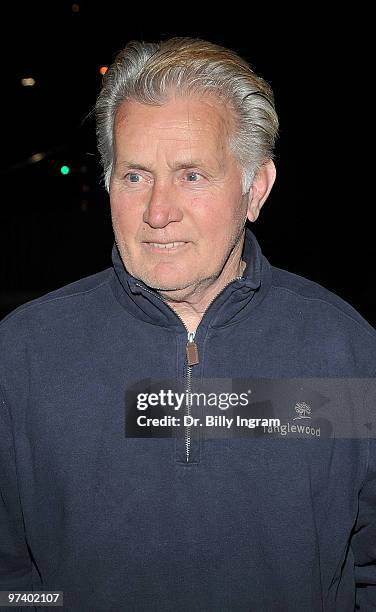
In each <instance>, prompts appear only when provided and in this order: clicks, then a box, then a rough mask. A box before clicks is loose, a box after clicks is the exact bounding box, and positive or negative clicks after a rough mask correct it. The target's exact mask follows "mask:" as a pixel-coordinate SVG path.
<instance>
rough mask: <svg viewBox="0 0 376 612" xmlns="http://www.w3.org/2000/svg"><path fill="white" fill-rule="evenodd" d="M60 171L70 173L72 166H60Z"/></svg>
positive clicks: (64, 173)
mask: <svg viewBox="0 0 376 612" xmlns="http://www.w3.org/2000/svg"><path fill="white" fill-rule="evenodd" d="M60 172H61V174H62V175H63V176H66V175H67V174H69V173H70V168H69V166H61V168H60Z"/></svg>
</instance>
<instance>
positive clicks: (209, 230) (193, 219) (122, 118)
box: [110, 96, 247, 294]
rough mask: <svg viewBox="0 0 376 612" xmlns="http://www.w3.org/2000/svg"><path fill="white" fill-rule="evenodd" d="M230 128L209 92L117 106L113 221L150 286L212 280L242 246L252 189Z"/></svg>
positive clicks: (172, 287)
mask: <svg viewBox="0 0 376 612" xmlns="http://www.w3.org/2000/svg"><path fill="white" fill-rule="evenodd" d="M231 129H232V127H231V116H230V115H229V113H228V111H227V110H226V108H225V107H224V106H223V105H222V104H221V103H220V102H219V100H218V99H217V98H214V97H211V96H210V97H209V96H205V97H196V96H194V97H192V96H190V97H184V98H181V97H180V98H179V97H172V98H171V99H170V100H169V101H168V103H166V104H164V105H163V106H149V105H146V104H140V103H138V102H135V101H125V102H123V104H122V105H121V106H120V108H119V109H118V112H117V114H116V118H115V126H114V170H113V174H112V177H111V182H110V201H111V214H112V221H113V226H114V232H115V237H116V242H117V245H118V247H119V250H120V254H121V257H122V260H123V263H124V265H125V267H126V269H127V270H128V272H129V273H130V274H132V276H134V277H136V278H139V279H141V280H142V281H143V282H144V283H145V284H147V285H148V286H149V287H152V288H154V289H158V290H161V291H176V290H183V293H184V294H188V293H190V292H192V291H194V290H195V289H196V288H198V287H209V286H210V285H211V284H212V283H213V282H214V281H215V280H216V279H217V278H218V277H220V275H221V274H222V275H223V273H224V270H225V269H226V267H228V266H229V265H230V264H229V262H231V261H232V260H233V259H234V253H235V252H237V254H238V255H239V254H241V251H240V247H241V246H242V241H243V235H244V232H243V228H244V222H245V219H246V216H247V196H242V185H241V170H240V168H239V166H238V164H237V162H236V160H235V158H234V156H233V154H232V153H231V152H230V151H229V136H230V134H231ZM172 243H173V244H172ZM234 247H235V248H234Z"/></svg>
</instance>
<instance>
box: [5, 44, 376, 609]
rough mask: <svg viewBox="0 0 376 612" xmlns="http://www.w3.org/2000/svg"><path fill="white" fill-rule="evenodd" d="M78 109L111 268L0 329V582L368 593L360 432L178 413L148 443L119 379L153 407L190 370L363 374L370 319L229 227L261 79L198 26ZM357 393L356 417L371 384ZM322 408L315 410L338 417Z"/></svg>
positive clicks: (267, 134) (370, 505) (115, 71)
mask: <svg viewBox="0 0 376 612" xmlns="http://www.w3.org/2000/svg"><path fill="white" fill-rule="evenodd" d="M96 110H97V125H98V144H99V150H100V153H101V156H102V161H103V166H104V176H105V184H106V187H107V189H108V190H109V195H110V202H111V214H112V220H113V227H114V233H115V241H116V245H114V248H113V268H110V269H108V270H105V271H103V272H100V273H99V274H95V275H93V276H91V277H88V278H85V279H82V280H80V281H78V282H76V283H73V284H71V285H68V286H67V287H64V288H62V289H60V290H58V291H54V292H52V293H50V294H48V295H46V296H44V297H42V298H39V299H37V300H34V301H33V302H30V303H28V304H26V305H24V306H21V307H20V308H18V309H17V310H16V311H14V312H13V313H11V315H9V316H8V317H7V318H6V319H5V320H4V321H3V322H2V325H1V328H0V329H1V332H0V333H1V347H2V350H1V357H2V363H1V371H0V381H1V387H2V394H3V402H2V409H1V428H2V429H1V439H2V444H1V472H0V491H1V504H2V505H1V514H0V517H1V535H2V537H1V540H0V587H1V589H3V590H13V591H14V590H18V591H19V590H27V591H29V590H33V589H34V590H35V591H37V590H45V591H54V590H55V591H56V590H59V591H63V592H64V607H65V609H67V610H77V611H84V610H87V611H92V610H98V611H106V612H107V611H109V610H114V611H115V610H116V611H118V610H126V611H128V610H137V611H138V610H140V611H141V610H142V611H146V610H156V611H161V612H164V611H177V610H178V611H189V612H191V611H196V610H197V611H213V612H214V611H215V612H218V611H220V610H223V611H224V610H242V611H252V612H269V611H286V612H287V611H288V612H292V611H296V612H303V611H306V612H312V611H319V610H320V611H321V610H325V611H326V612H328V611H341V612H350V611H353V610H354V609H355V607H356V609H359V610H374V609H376V565H375V563H376V449H375V443H374V440H373V439H372V435H365V436H359V437H357V438H356V437H351V436H350V437H349V436H347V437H346V436H345V435H343V436H338V437H336V438H334V437H333V436H327V438H326V439H322V438H321V439H318V438H314V437H313V435H314V434H315V432H317V431H319V429H320V428H319V427H316V429H315V428H313V427H308V426H307V428H306V429H308V430H309V431H308V434H307V435H306V436H305V435H303V436H301V437H299V436H294V432H296V431H298V432H299V431H300V430H299V429H296V427H298V426H297V425H291V423H294V422H295V421H294V420H292V421H291V423H289V428H288V429H289V432H288V433H289V436H290V437H289V436H287V435H286V436H285V437H283V438H282V437H281V435H279V434H282V433H286V429H284V430H282V426H281V428H280V429H278V428H277V429H276V430H275V431H273V432H272V433H271V434H270V430H269V428H268V427H264V430H263V433H264V435H256V436H253V437H251V436H249V437H248V436H246V435H243V434H242V435H240V437H239V435H232V434H231V433H225V434H223V433H222V431H220V427H219V426H218V427H214V429H215V431H216V433H212V434H210V433H209V432H208V430H209V427H207V428H206V429H205V428H204V429H205V432H203V430H200V427H196V428H195V427H194V425H193V424H192V423H190V421H188V424H186V425H184V426H183V427H180V428H179V427H176V430H179V431H173V429H174V427H173V426H171V428H170V430H171V431H172V434H171V435H170V436H167V435H165V436H162V437H159V436H156V435H155V436H154V439H153V433H151V435H149V434H147V433H145V434H144V433H143V432H142V427H144V424H143V422H144V421H142V419H140V418H139V417H137V416H135V415H134V414H133V413H134V412H135V411H136V412H137V411H138V413H139V414H142V413H141V411H142V410H143V408H144V406H141V405H140V406H138V408H140V410H138V408H137V407H136V409H135V410H134V406H133V403H132V401H133V400H132V399H130V397H131V396H132V389H133V390H134V389H135V388H137V390H141V391H144V392H145V393H143V399H146V398H149V400H150V402H151V396H150V394H148V391H150V389H151V388H154V389H155V388H157V387H158V381H162V380H171V381H173V380H176V381H178V382H179V381H184V385H185V387H184V389H185V391H186V395H187V397H188V401H187V402H186V409H187V414H186V416H191V415H192V414H193V412H194V406H193V405H192V403H191V402H190V399H189V398H191V396H192V391H194V390H195V389H198V388H199V386H200V384H201V383H202V382H203V381H206V380H213V379H216V380H217V381H221V380H222V381H225V380H232V379H233V380H240V379H243V380H251V379H252V380H253V379H255V380H257V379H260V380H263V381H265V380H270V381H281V382H282V383H283V384H284V383H286V384H287V383H288V381H290V380H292V379H299V380H302V379H307V378H308V379H316V378H317V379H322V380H324V382H325V380H326V379H331V378H333V379H338V380H342V379H346V380H347V379H356V380H358V379H361V380H363V379H365V380H371V381H372V377H373V376H374V371H375V367H376V362H375V349H376V333H375V331H374V329H373V328H372V327H371V326H370V325H369V324H368V323H367V322H366V321H365V320H364V319H363V318H362V317H361V316H360V315H359V314H358V313H357V312H356V311H355V310H354V309H353V308H352V307H351V306H350V305H348V304H346V303H345V302H344V301H343V300H341V299H340V298H339V297H337V296H335V295H334V294H332V293H330V292H329V291H327V290H325V289H324V288H323V287H321V286H319V285H317V284H315V283H313V282H311V281H309V280H306V279H304V278H301V277H299V276H296V275H294V274H290V273H288V272H286V271H283V270H280V269H277V268H275V267H273V266H271V265H270V264H269V262H268V261H267V260H266V259H265V257H264V256H263V255H262V253H261V250H260V247H259V245H258V243H257V240H256V238H255V236H254V234H253V233H252V232H251V231H250V229H249V228H247V229H245V223H246V221H247V219H248V221H249V222H254V221H255V220H256V219H257V217H258V215H259V212H260V209H261V207H262V206H263V204H264V202H265V201H266V199H267V197H268V195H269V193H270V190H271V188H272V186H273V182H274V179H275V167H274V164H273V161H272V159H273V145H274V141H275V138H276V135H277V125H278V121H277V116H276V113H275V109H274V105H273V94H272V91H271V89H270V87H269V86H268V85H267V83H265V81H263V80H262V79H261V78H260V77H258V76H257V75H256V74H255V73H254V72H253V71H252V70H251V69H250V68H249V66H248V65H247V63H246V62H245V61H244V60H242V59H241V58H239V57H238V56H237V55H236V54H235V53H234V52H232V51H229V50H227V49H225V48H222V47H220V46H217V45H214V44H211V43H209V42H206V41H202V40H199V39H190V38H174V39H170V40H167V41H164V42H162V43H159V44H148V43H139V42H131V43H129V44H128V45H127V46H126V48H125V49H124V50H123V51H122V52H121V53H120V54H119V55H118V57H117V58H116V60H115V62H114V64H113V65H112V67H111V68H110V69H109V71H108V73H107V74H106V77H105V79H104V84H103V88H102V91H101V93H100V96H99V98H98V102H97V107H96ZM148 381H149V383H150V384H149V383H148ZM148 384H149V387H148V386H147V385H148ZM218 384H219V385H220V383H218ZM143 385H144V387H143ZM153 385H154V386H153ZM155 385H157V387H156V386H155ZM272 385H273V383H272V382H270V385H269V383H267V384H266V387H265V386H264V388H266V389H267V390H268V392H269V391H270V392H271V389H272ZM278 388H279V387H278ZM284 388H285V387H284ZM286 388H287V387H286ZM303 388H305V387H304V384H303ZM357 389H358V388H356V389H355V391H352V390H350V392H349V394H350V395H351V394H352V397H355V398H356V402H355V410H356V411H357V410H359V411H360V410H361V409H363V408H364V406H366V408H367V410H368V412H367V415H369V414H372V413H371V410H372V407H373V400H372V396H373V393H372V384H371V385H368V384H367V385H366V386H365V391H364V393H363V387H361V393H358V391H357ZM370 389H371V392H370ZM170 391H171V390H170ZM165 392H166V393H167V390H166V389H165ZM171 393H172V391H171ZM156 395H157V394H156ZM132 397H134V396H132ZM165 397H166V396H164V397H163V398H162V396H161V395H159V407H158V409H160V408H161V406H162V407H163V406H164V405H165V404H164V403H163V401H162V400H163V399H165ZM174 397H175V396H174ZM310 397H311V396H310ZM313 397H314V398H315V397H318V395H314V396H313ZM346 397H347V396H346ZM300 399H301V400H305V399H307V398H306V396H304V397H301V398H300ZM308 399H309V398H308ZM294 401H295V400H294ZM326 401H327V400H326ZM350 403H351V402H350V400H348V399H347V398H345V399H344V400H343V402H340V403H339V411H340V412H339V414H340V416H343V415H344V411H345V407H347V406H348V404H350ZM261 404H262V406H264V407H265V406H267V409H266V412H264V415H265V414H269V416H270V411H269V412H268V410H269V408H270V405H271V404H270V402H269V403H268V402H266V403H265V402H264V403H259V404H258V406H259V407H260V406H261ZM312 404H314V402H313V403H312V402H311V403H310V402H309V401H308V400H307V401H299V402H297V403H296V405H295V411H294V413H293V415H290V416H291V418H292V416H294V419H305V418H306V419H309V418H311V416H310V414H311V413H312V411H313V410H314V407H313V405H312ZM329 404H330V402H328V401H327V404H326V406H325V405H324V407H322V406H321V413H320V414H321V416H322V418H321V421H316V422H315V423H316V426H317V425H318V424H319V425H320V423H321V427H322V428H323V424H324V423H326V424H327V425H328V424H330V426H333V427H335V423H334V424H333V423H332V422H331V421H333V419H331V418H330V415H329V408H328V405H329ZM152 405H153V404H152V402H151V403H150V411H148V414H151V415H152V416H153V412H152V410H151V407H152ZM268 407H269V408H268ZM292 407H293V408H294V403H293V404H292ZM319 408H320V406H319ZM191 409H192V413H191V412H190V410H191ZM239 410H240V409H239ZM289 410H290V404H289ZM174 411H175V416H176V414H177V413H178V412H179V411H178V410H176V406H175V408H174ZM166 412H167V409H166ZM155 414H156V413H155V412H154V416H155ZM179 414H180V413H179ZM217 414H218V413H217ZM247 414H249V413H247ZM274 414H275V412H274ZM144 416H145V418H146V413H144ZM169 416H171V414H170V415H169ZM238 416H239V415H238ZM133 417H134V418H133ZM132 419H133V420H132ZM151 420H153V419H151ZM155 420H156V421H157V422H158V423H157V426H156V427H157V429H158V424H159V423H160V421H158V419H157V418H156V419H155ZM198 421H199V420H198ZM216 422H217V423H220V421H216ZM297 422H298V423H299V420H298V421H297ZM312 422H313V421H312ZM183 423H184V421H183ZM227 423H228V422H227ZM304 423H305V422H304ZM198 424H200V423H198ZM124 425H125V433H126V435H125V436H124ZM369 425H370V429H368V430H367V431H368V434H369V432H370V431H371V434H372V427H371V425H372V423H371V424H369ZM153 426H154V424H153V423H149V429H148V431H149V432H150V431H151V432H152V431H153ZM132 427H133V428H134V429H132ZM231 427H232V431H234V426H229V427H228V430H230V429H231ZM293 427H295V429H293ZM159 429H162V426H161V427H159ZM214 429H213V431H214ZM225 429H226V428H225ZM303 429H304V428H303ZM303 429H302V430H301V431H303ZM329 429H330V428H329ZM136 430H137V431H136ZM311 430H313V432H314V433H313V434H312V435H311ZM304 431H305V429H304ZM132 432H133V433H132ZM269 434H270V435H269ZM290 434H291V435H290ZM292 438H294V439H292ZM307 438H308V439H307Z"/></svg>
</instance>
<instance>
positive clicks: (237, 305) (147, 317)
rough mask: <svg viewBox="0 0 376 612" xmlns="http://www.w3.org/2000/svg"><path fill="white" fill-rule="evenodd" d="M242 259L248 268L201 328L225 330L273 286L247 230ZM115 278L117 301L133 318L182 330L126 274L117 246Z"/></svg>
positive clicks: (152, 294) (157, 299)
mask: <svg viewBox="0 0 376 612" xmlns="http://www.w3.org/2000/svg"><path fill="white" fill-rule="evenodd" d="M242 259H243V260H244V261H245V262H246V264H247V265H246V268H245V270H244V272H243V276H242V277H241V278H240V279H235V280H233V281H231V282H230V283H229V284H228V285H227V286H226V287H225V288H224V289H222V291H220V293H219V294H218V295H217V296H216V297H215V298H214V300H213V301H212V302H211V304H210V306H209V307H208V308H207V310H206V312H205V314H204V316H203V318H202V320H201V322H200V325H210V326H212V327H222V326H224V325H228V324H231V323H235V322H236V321H238V320H240V319H242V318H244V317H246V316H248V314H249V309H250V308H252V309H253V308H254V307H255V306H256V305H257V304H259V303H260V301H261V300H262V299H263V298H264V296H265V295H266V293H267V292H268V290H269V287H270V284H271V266H270V264H269V262H268V260H267V259H266V258H265V257H264V255H263V254H262V252H261V249H260V246H259V244H258V242H257V240H256V237H255V235H254V234H253V232H252V231H251V230H250V229H249V228H247V229H246V234H245V240H244V247H243V254H242ZM112 263H113V269H114V275H113V278H112V280H111V286H112V289H113V291H114V294H115V296H116V298H117V299H118V300H119V302H120V303H121V304H122V306H123V307H124V308H126V310H128V312H130V314H132V315H133V316H134V317H136V318H137V319H141V320H143V321H145V322H147V323H151V324H154V325H160V326H162V327H170V328H182V326H183V322H182V320H181V319H180V318H179V317H178V315H177V314H176V313H175V312H174V311H173V310H172V308H171V307H170V306H169V305H168V304H167V303H166V302H165V300H164V299H163V298H162V296H161V295H160V294H159V293H158V292H157V291H155V290H153V289H151V288H150V287H148V286H147V285H145V284H144V283H143V282H142V281H140V280H139V279H137V278H135V277H134V276H132V275H131V274H129V273H128V272H127V270H126V269H125V267H124V264H123V262H122V259H121V256H120V253H119V250H118V248H117V246H116V243H114V245H113V249H112Z"/></svg>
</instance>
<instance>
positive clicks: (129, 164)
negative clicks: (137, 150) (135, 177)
mask: <svg viewBox="0 0 376 612" xmlns="http://www.w3.org/2000/svg"><path fill="white" fill-rule="evenodd" d="M118 166H120V168H122V169H126V168H135V169H136V170H144V171H145V172H152V169H151V168H147V167H146V166H144V165H143V164H140V163H139V162H137V161H133V160H123V161H121V162H119V164H118ZM197 166H205V163H204V161H203V160H202V159H189V160H183V161H180V162H176V163H174V164H173V165H172V166H171V169H172V170H182V169H184V168H194V167H197Z"/></svg>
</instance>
